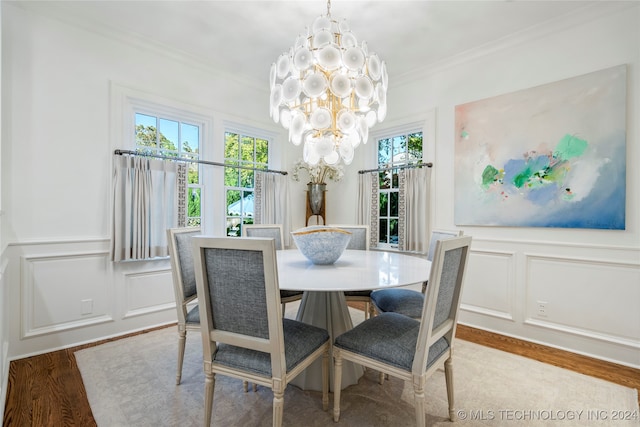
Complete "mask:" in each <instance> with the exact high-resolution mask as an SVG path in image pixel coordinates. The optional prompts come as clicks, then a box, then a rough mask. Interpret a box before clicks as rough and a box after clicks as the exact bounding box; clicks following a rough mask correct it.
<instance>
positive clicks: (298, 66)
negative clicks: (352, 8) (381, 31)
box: [270, 0, 388, 165]
mask: <svg viewBox="0 0 640 427" xmlns="http://www.w3.org/2000/svg"><path fill="white" fill-rule="evenodd" d="M270 84H271V96H270V114H271V117H272V118H273V120H274V121H275V122H276V123H278V122H280V123H282V126H283V127H284V128H285V129H288V130H289V140H290V141H291V142H292V143H293V144H295V145H300V144H302V143H304V147H303V160H304V161H305V162H306V163H308V164H310V165H315V164H318V163H319V162H324V163H326V164H328V165H336V164H338V163H340V160H342V161H343V162H344V164H347V165H348V164H350V163H351V161H352V160H353V154H354V149H355V148H356V147H357V146H358V145H360V143H361V142H363V143H366V142H367V139H368V137H369V128H371V127H372V126H374V125H375V124H376V123H377V122H381V121H383V120H384V118H385V116H386V115H387V85H388V75H387V67H386V64H385V62H384V61H381V60H380V58H379V57H378V55H377V54H375V53H370V52H369V49H368V48H367V43H366V42H365V41H363V42H362V44H360V45H358V41H357V39H356V37H355V36H354V34H353V33H352V32H351V31H350V29H349V26H348V25H347V22H346V21H345V20H340V21H337V20H335V19H334V18H333V17H332V16H331V0H329V1H328V2H327V14H326V15H321V16H319V17H318V18H316V19H315V20H314V21H313V24H312V26H311V29H306V34H305V35H300V36H298V38H297V40H296V42H295V45H294V46H293V47H291V48H290V49H289V51H288V52H285V53H283V54H281V55H280V56H279V57H278V59H277V60H276V62H275V63H274V64H272V65H271V73H270Z"/></svg>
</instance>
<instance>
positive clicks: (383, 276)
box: [277, 249, 431, 390]
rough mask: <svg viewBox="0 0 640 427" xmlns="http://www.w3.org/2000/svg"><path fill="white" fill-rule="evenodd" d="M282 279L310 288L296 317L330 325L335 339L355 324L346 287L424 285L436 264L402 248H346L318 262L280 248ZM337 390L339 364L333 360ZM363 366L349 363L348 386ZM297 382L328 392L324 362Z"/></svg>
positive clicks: (283, 285) (283, 283) (284, 284)
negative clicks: (324, 385)
mask: <svg viewBox="0 0 640 427" xmlns="http://www.w3.org/2000/svg"><path fill="white" fill-rule="evenodd" d="M277 263H278V281H279V285H280V289H282V290H291V291H293V290H299V291H305V293H304V296H303V298H302V301H301V303H300V308H299V309H298V314H297V317H296V320H299V321H301V322H304V323H308V324H311V325H314V326H318V327H321V328H324V329H326V330H327V331H328V332H329V335H330V336H331V342H333V340H334V339H335V338H336V337H337V336H338V335H340V334H342V333H344V332H346V331H348V330H349V329H351V328H353V322H352V320H351V316H350V315H349V308H348V307H347V303H346V300H345V297H344V291H364V290H378V289H386V288H392V287H398V286H407V285H412V284H415V283H423V282H426V281H427V280H428V279H429V273H430V271H431V262H430V261H427V260H426V259H425V258H421V257H418V256H412V255H406V254H401V253H397V252H383V251H364V250H346V251H345V252H344V253H343V254H342V256H341V257H340V258H339V259H338V261H336V262H335V263H334V264H330V265H315V264H313V263H311V261H309V260H307V258H305V257H304V255H302V253H300V251H298V250H297V249H289V250H280V251H277ZM329 365H330V377H329V383H330V388H331V390H333V362H331V363H330V364H329ZM363 373H364V370H363V368H362V366H360V365H357V364H354V363H351V362H347V361H345V362H344V363H343V373H342V388H345V387H348V386H349V385H352V384H357V383H358V380H359V379H360V377H361V376H362V374H363ZM291 384H293V385H296V386H298V387H300V388H302V389H303V390H322V365H321V360H316V361H315V362H314V363H313V364H312V365H311V366H309V367H308V368H307V369H306V370H305V371H304V372H302V373H301V374H300V375H298V376H297V377H296V378H295V379H294V380H293V381H292V382H291Z"/></svg>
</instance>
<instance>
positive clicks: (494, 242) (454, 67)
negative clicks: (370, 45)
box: [388, 3, 640, 367]
mask: <svg viewBox="0 0 640 427" xmlns="http://www.w3.org/2000/svg"><path fill="white" fill-rule="evenodd" d="M587 12H588V11H587ZM584 19H585V17H581V20H580V21H581V22H582V21H583V20H584ZM577 22H578V20H577V21H576V23H572V22H563V21H558V22H556V23H555V25H554V26H552V27H549V28H539V29H537V30H536V32H535V33H533V32H530V33H523V34H518V35H514V37H513V38H511V39H509V40H505V41H504V42H503V46H488V47H487V49H486V50H485V51H474V52H470V53H469V54H468V55H461V56H460V57H458V58H452V59H451V60H449V61H448V62H447V63H443V64H440V66H439V67H437V68H436V67H434V68H433V69H430V70H426V71H425V74H424V75H423V76H420V75H414V76H412V77H413V78H414V81H413V82H412V83H410V84H409V83H407V84H404V85H401V87H393V90H389V97H388V98H389V112H390V113H389V114H390V119H392V120H394V119H395V120H399V119H400V118H401V117H403V116H405V115H415V114H419V113H420V112H424V111H427V110H428V109H430V108H435V109H436V117H437V122H436V144H435V150H434V157H433V158H432V159H428V160H433V163H434V165H435V166H434V170H433V188H432V189H433V192H434V193H433V194H434V196H435V197H434V199H435V203H436V206H435V210H434V212H433V214H434V216H433V223H432V225H433V226H434V227H436V228H447V229H449V228H456V226H455V224H454V223H453V217H454V215H453V213H454V212H453V210H454V204H453V180H454V179H455V173H454V172H455V168H454V140H455V137H454V108H455V106H456V105H458V104H462V103H466V102H470V101H474V100H478V99H483V98H488V97H492V96H496V95H501V94H505V93H509V92H514V91H518V90H522V89H527V88H531V87H534V86H538V85H542V84H545V83H550V82H555V81H558V80H562V79H566V78H570V77H574V76H579V75H582V74H586V73H590V72H593V71H598V70H601V69H605V68H608V67H612V66H615V65H619V64H628V73H629V75H628V86H627V87H628V104H627V106H628V109H627V159H628V160H627V201H626V202H627V211H626V230H624V231H611V230H586V229H555V228H549V229H546V228H509V227H461V228H463V230H464V233H465V234H468V235H472V236H473V238H474V240H473V244H472V257H471V261H470V266H469V275H468V280H467V283H466V289H465V291H464V295H463V312H462V314H461V317H460V319H461V322H462V323H466V324H469V325H473V326H477V327H480V328H484V329H489V330H493V331H497V332H499V333H503V334H506V335H513V336H517V337H521V338H524V339H527V340H531V341H536V342H541V343H545V344H550V345H552V346H556V347H561V348H566V349H569V350H572V351H575V352H578V353H584V354H588V355H593V356H596V357H599V358H604V359H608V360H613V361H617V362H620V363H624V364H628V365H633V366H636V367H638V366H640V310H639V309H638V306H639V302H640V268H639V265H640V227H639V226H640V224H639V220H640V215H639V212H640V199H639V195H638V191H637V188H638V186H639V185H640V172H639V171H638V168H636V167H635V166H634V165H636V164H637V163H638V161H640V142H639V138H640V123H639V122H638V120H636V119H635V118H636V117H638V106H639V105H640V102H639V101H640V90H639V87H638V82H639V81H640V30H639V28H640V25H639V24H640V8H639V7H638V5H637V4H635V5H634V4H631V3H628V4H626V5H623V6H622V7H621V9H619V10H618V11H617V12H616V13H613V14H610V15H608V16H593V17H591V18H590V19H587V22H586V23H579V24H578V23H577ZM430 42H433V41H425V43H430ZM390 71H391V70H390ZM537 301H545V302H547V314H546V316H541V315H539V314H538V310H537Z"/></svg>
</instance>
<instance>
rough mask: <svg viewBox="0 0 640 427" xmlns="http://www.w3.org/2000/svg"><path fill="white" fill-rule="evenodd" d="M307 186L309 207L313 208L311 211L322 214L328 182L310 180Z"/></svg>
mask: <svg viewBox="0 0 640 427" xmlns="http://www.w3.org/2000/svg"><path fill="white" fill-rule="evenodd" d="M307 188H308V191H309V207H310V208H311V213H313V214H314V215H320V213H321V210H322V202H323V201H324V192H325V191H326V188H327V184H313V183H311V182H310V183H308V184H307Z"/></svg>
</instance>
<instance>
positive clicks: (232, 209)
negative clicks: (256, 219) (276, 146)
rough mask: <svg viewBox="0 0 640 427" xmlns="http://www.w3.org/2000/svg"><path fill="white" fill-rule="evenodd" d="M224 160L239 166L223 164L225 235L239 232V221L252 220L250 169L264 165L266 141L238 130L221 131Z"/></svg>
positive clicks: (252, 179) (261, 167)
mask: <svg viewBox="0 0 640 427" xmlns="http://www.w3.org/2000/svg"><path fill="white" fill-rule="evenodd" d="M224 140H225V144H224V162H225V164H228V165H234V166H241V167H243V168H249V169H240V168H235V167H225V168H224V186H225V207H226V211H225V215H226V233H227V236H234V237H238V236H242V225H243V224H253V216H254V185H255V181H254V175H255V173H254V171H253V170H252V169H267V168H268V164H269V141H268V140H267V139H265V138H260V137H256V136H252V135H247V134H243V133H239V132H230V131H227V132H225V135H224Z"/></svg>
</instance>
